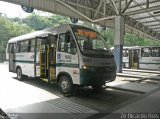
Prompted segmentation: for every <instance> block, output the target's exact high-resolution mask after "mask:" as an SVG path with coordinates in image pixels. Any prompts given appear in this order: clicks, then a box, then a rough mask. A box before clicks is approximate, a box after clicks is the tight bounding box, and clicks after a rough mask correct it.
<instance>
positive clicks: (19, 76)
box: [17, 69, 21, 79]
mask: <svg viewBox="0 0 160 119" xmlns="http://www.w3.org/2000/svg"><path fill="white" fill-rule="evenodd" d="M17 77H18V79H20V78H21V71H20V69H18V70H17Z"/></svg>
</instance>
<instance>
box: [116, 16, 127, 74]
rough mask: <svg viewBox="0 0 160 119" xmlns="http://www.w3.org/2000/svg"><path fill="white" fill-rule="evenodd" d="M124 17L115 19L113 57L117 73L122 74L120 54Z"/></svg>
mask: <svg viewBox="0 0 160 119" xmlns="http://www.w3.org/2000/svg"><path fill="white" fill-rule="evenodd" d="M124 29H125V24H124V17H123V16H116V17H115V37H114V57H115V61H116V65H117V72H118V73H122V52H123V39H124Z"/></svg>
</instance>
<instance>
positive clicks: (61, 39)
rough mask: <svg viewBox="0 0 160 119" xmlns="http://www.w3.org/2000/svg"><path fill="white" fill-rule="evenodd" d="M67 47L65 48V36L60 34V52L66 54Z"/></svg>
mask: <svg viewBox="0 0 160 119" xmlns="http://www.w3.org/2000/svg"><path fill="white" fill-rule="evenodd" d="M64 47H65V48H64ZM66 47H67V46H65V34H60V35H59V41H58V51H61V52H64V51H66Z"/></svg>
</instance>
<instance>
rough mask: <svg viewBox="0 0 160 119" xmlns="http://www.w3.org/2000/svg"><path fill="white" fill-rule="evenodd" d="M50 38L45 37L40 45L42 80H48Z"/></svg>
mask: <svg viewBox="0 0 160 119" xmlns="http://www.w3.org/2000/svg"><path fill="white" fill-rule="evenodd" d="M47 42H48V38H47V37H44V38H42V40H41V44H40V78H48V45H47V44H48V43H47Z"/></svg>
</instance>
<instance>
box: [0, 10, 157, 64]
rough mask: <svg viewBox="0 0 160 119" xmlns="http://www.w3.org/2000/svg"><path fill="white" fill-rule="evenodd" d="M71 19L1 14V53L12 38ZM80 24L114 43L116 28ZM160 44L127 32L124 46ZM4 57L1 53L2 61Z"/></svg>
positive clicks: (111, 44) (108, 41) (66, 22)
mask: <svg viewBox="0 0 160 119" xmlns="http://www.w3.org/2000/svg"><path fill="white" fill-rule="evenodd" d="M69 23H70V20H69V19H68V18H67V17H64V16H60V15H52V16H40V15H38V14H36V13H33V14H31V15H30V16H28V17H26V18H18V17H16V18H7V17H4V16H0V38H1V40H0V54H5V49H6V44H7V41H8V40H9V39H10V38H13V37H16V36H19V35H22V34H26V33H28V32H32V31H34V30H35V31H36V30H42V29H45V28H48V27H55V26H58V25H60V24H69ZM79 24H80V25H83V26H87V27H89V28H92V29H94V30H96V31H98V32H100V33H101V34H102V36H103V37H104V38H105V41H106V43H108V45H109V46H110V47H112V46H113V45H114V30H113V29H110V28H107V29H106V30H102V28H101V27H100V26H97V25H95V24H91V23H89V22H79ZM155 45H156V46H157V45H159V46H160V41H155V40H149V39H145V38H140V37H137V36H135V35H131V34H128V33H126V34H125V36H124V46H155ZM1 60H2V57H1V55H0V61H1Z"/></svg>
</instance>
